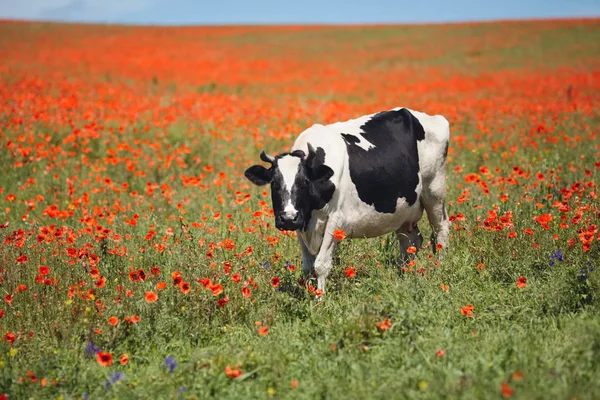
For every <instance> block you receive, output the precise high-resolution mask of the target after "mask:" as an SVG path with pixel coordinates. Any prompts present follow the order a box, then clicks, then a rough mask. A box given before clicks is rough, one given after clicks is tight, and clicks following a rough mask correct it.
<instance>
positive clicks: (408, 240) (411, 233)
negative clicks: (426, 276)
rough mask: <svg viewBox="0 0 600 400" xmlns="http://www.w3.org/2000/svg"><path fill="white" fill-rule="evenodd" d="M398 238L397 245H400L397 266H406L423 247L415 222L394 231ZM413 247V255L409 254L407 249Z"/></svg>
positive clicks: (407, 223) (421, 237)
mask: <svg viewBox="0 0 600 400" xmlns="http://www.w3.org/2000/svg"><path fill="white" fill-rule="evenodd" d="M396 236H397V237H398V243H399V244H400V258H399V260H398V264H399V266H400V267H404V266H406V264H408V263H409V262H410V261H411V260H413V259H414V258H415V255H416V254H417V252H418V251H419V249H420V248H421V246H422V245H423V236H422V235H421V231H420V230H419V226H418V225H417V223H416V222H412V221H409V222H406V223H405V224H404V225H402V227H400V229H398V230H397V231H396ZM409 247H415V249H416V251H415V252H414V253H409V252H408V248H409Z"/></svg>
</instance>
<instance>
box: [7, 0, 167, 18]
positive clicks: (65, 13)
mask: <svg viewBox="0 0 600 400" xmlns="http://www.w3.org/2000/svg"><path fill="white" fill-rule="evenodd" d="M155 2H156V0H0V18H10V19H43V20H66V21H69V20H73V21H75V20H77V21H103V20H106V19H113V18H118V17H120V16H124V15H127V14H130V13H134V12H137V11H140V10H144V9H147V8H148V7H150V6H151V5H153V4H154V3H155Z"/></svg>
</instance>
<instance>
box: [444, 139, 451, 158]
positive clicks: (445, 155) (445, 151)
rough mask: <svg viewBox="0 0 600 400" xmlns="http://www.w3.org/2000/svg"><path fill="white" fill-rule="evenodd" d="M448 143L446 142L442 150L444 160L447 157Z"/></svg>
mask: <svg viewBox="0 0 600 400" xmlns="http://www.w3.org/2000/svg"><path fill="white" fill-rule="evenodd" d="M449 145H450V142H446V147H445V148H444V160H445V159H446V158H447V157H448V146H449Z"/></svg>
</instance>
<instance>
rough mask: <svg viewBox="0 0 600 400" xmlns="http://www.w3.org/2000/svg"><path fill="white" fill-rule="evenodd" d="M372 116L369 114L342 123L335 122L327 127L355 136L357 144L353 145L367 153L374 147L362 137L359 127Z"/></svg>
mask: <svg viewBox="0 0 600 400" xmlns="http://www.w3.org/2000/svg"><path fill="white" fill-rule="evenodd" d="M373 115H374V114H370V115H365V116H362V117H360V118H355V119H351V120H348V121H344V122H336V123H333V124H331V125H329V126H328V127H329V128H333V129H335V130H337V131H339V132H341V133H345V134H348V135H352V136H355V137H356V138H357V139H358V142H356V143H353V144H354V145H355V146H358V147H360V148H361V149H363V150H365V151H368V150H371V149H374V148H375V145H374V144H373V143H371V142H369V141H368V140H367V139H365V137H364V136H363V135H362V134H363V133H364V132H363V130H362V129H361V126H363V125H364V124H365V123H366V122H368V121H369V120H370V119H371V118H372V117H373Z"/></svg>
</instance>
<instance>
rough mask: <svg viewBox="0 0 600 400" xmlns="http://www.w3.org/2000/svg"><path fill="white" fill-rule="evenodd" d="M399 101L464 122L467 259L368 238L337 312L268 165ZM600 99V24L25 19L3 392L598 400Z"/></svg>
mask: <svg viewBox="0 0 600 400" xmlns="http://www.w3.org/2000/svg"><path fill="white" fill-rule="evenodd" d="M397 106H406V107H409V108H412V109H415V110H421V111H424V112H427V113H429V114H442V115H444V116H445V117H446V118H447V119H448V120H449V121H450V123H451V142H450V148H449V153H448V182H447V183H448V196H449V197H448V201H449V204H448V212H449V214H450V216H451V221H452V229H451V231H452V233H451V239H450V246H449V248H448V249H447V255H446V257H444V258H443V259H441V260H440V259H438V258H437V256H434V255H432V254H431V251H430V250H429V249H428V248H427V247H424V248H423V249H422V250H421V251H420V252H419V254H418V256H417V258H416V260H415V262H414V263H411V265H410V266H408V267H407V268H404V270H403V271H399V270H398V269H397V267H396V266H395V260H394V259H395V257H396V255H397V254H398V251H399V249H398V245H397V243H396V241H395V237H394V235H389V236H386V237H381V238H379V239H369V240H356V239H353V240H350V239H343V240H342V242H341V245H340V251H339V253H338V257H337V261H336V266H335V268H334V271H333V273H332V274H331V275H330V278H329V279H328V290H327V294H326V295H325V296H324V298H323V301H320V302H318V301H315V293H314V292H315V289H314V287H315V286H314V285H315V282H314V281H308V282H305V281H303V280H302V279H301V255H300V249H299V247H298V244H297V241H296V240H297V239H296V238H295V235H294V234H293V233H289V232H286V233H282V232H279V231H278V230H276V229H275V227H274V220H273V217H272V210H271V200H270V193H269V191H268V189H267V190H265V189H264V188H258V187H256V186H254V185H252V184H251V183H250V182H249V181H247V180H246V179H245V178H244V176H243V172H244V170H245V169H246V168H247V167H248V166H250V165H252V164H256V163H260V160H259V157H258V156H259V152H260V150H261V149H265V150H266V151H267V152H270V153H278V152H283V151H287V150H289V148H290V146H291V144H292V142H293V140H294V139H295V137H296V135H297V134H299V133H300V132H301V131H302V130H304V129H305V128H307V127H309V126H310V125H312V124H313V123H316V122H319V123H329V122H335V121H341V120H345V119H349V118H354V117H357V116H360V115H363V114H366V113H371V112H376V111H381V110H386V109H389V108H393V107H397ZM599 110H600V20H597V19H596V20H594V19H590V20H562V21H558V20H557V21H535V22H533V21H529V22H499V23H485V24H456V25H422V26H362V27H359V26H351V27H317V26H305V27H297V26H277V27H275V26H271V27H269V26H264V27H178V28H154V27H126V26H109V25H102V26H101V25H75V24H73V25H69V24H51V23H25V22H8V21H5V22H1V23H0V145H1V148H2V150H1V151H0V166H1V171H2V172H1V176H0V205H1V207H0V240H1V243H2V244H1V247H0V294H1V297H0V398H9V399H22V398H60V399H100V398H111V399H112V398H127V399H135V398H140V399H147V398H153V399H162V398H165V399H178V398H181V399H201V398H209V397H214V398H219V399H226V398H236V399H239V398H244V399H250V398H294V399H296V398H302V399H304V398H306V399H309V398H310V399H315V398H323V399H329V398H361V399H362V398H365V399H366V398H369V399H374V398H377V399H384V398H385V399H389V398H423V399H430V398H431V399H433V398H491V399H495V398H509V397H511V398H518V399H538V398H539V399H550V398H556V399H575V398H576V399H593V398H598V397H600V271H599V270H598V269H600V244H599V243H600V242H599V241H600V233H599V228H598V226H599V225H600V223H599V222H600V200H598V195H599V193H598V190H599V188H598V185H599V183H600V129H599V124H600V111H599ZM420 228H421V230H422V231H423V233H424V237H426V238H428V237H429V232H430V228H429V226H428V224H427V222H426V219H425V218H424V219H423V220H422V221H421V223H420ZM425 244H426V243H425Z"/></svg>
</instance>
